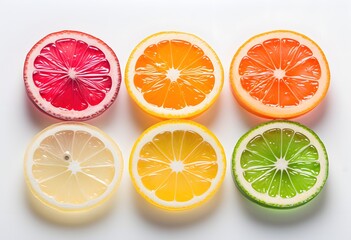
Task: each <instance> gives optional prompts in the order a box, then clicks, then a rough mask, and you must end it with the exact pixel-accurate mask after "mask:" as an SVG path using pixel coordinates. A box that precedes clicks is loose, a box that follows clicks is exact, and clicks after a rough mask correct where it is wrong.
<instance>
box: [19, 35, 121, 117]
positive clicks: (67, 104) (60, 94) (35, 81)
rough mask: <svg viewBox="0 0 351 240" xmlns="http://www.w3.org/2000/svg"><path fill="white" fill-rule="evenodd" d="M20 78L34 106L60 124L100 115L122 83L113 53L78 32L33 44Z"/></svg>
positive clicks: (110, 102) (99, 42)
mask: <svg viewBox="0 0 351 240" xmlns="http://www.w3.org/2000/svg"><path fill="white" fill-rule="evenodd" d="M23 76H24V83H25V86H26V90H27V93H28V96H29V98H30V99H31V100H32V101H33V102H34V104H35V105H36V106H37V107H38V108H39V109H41V110H42V111H44V112H45V113H47V114H49V115H51V116H53V117H56V118H59V119H63V120H87V119H90V118H93V117H96V116H98V115H100V114H101V113H102V112H104V111H105V110H106V109H108V108H109V107H110V105H111V104H112V103H113V102H114V100H115V99H116V97H117V94H118V91H119V87H120V83H121V72H120V68H119V62H118V59H117V57H116V55H115V53H114V52H113V51H112V49H111V48H110V47H109V46H107V45H106V43H104V42H103V41H101V40H100V39H97V38H95V37H93V36H91V35H88V34H86V33H82V32H77V31H61V32H55V33H51V34H49V35H47V36H46V37H44V38H43V39H41V40H40V41H39V42H38V43H36V44H35V45H34V46H33V48H32V49H31V50H30V51H29V53H28V54H27V57H26V60H25V63H24V73H23Z"/></svg>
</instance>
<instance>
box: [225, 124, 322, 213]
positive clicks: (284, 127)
mask: <svg viewBox="0 0 351 240" xmlns="http://www.w3.org/2000/svg"><path fill="white" fill-rule="evenodd" d="M232 161H233V165H232V167H233V169H232V170H233V177H234V180H235V182H236V185H237V186H238V188H239V190H240V191H241V192H242V193H243V194H244V195H245V196H246V197H247V198H249V199H250V200H252V201H254V202H257V203H259V204H261V205H263V206H267V207H274V208H292V207H297V206H300V205H302V204H305V203H306V202H308V201H310V200H312V199H313V198H314V197H315V196H317V194H318V193H319V192H320V191H321V190H322V188H323V186H324V184H325V182H326V180H327V177H328V156H327V152H326V149H325V147H324V144H323V143H322V141H321V140H320V139H319V137H318V136H317V135H316V134H315V133H314V132H313V131H312V130H311V129H309V128H307V127H305V126H303V125H301V124H298V123H295V122H290V121H271V122H267V123H264V124H261V125H259V126H257V127H256V128H254V129H252V130H250V131H249V132H247V133H246V134H245V135H243V136H242V137H241V138H240V139H239V141H238V142H237V144H236V146H235V148H234V152H233V160H232Z"/></svg>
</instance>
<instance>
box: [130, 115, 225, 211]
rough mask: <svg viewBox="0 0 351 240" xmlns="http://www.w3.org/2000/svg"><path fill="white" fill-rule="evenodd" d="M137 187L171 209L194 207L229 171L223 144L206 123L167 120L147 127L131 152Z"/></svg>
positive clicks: (149, 198) (157, 202) (147, 195)
mask: <svg viewBox="0 0 351 240" xmlns="http://www.w3.org/2000/svg"><path fill="white" fill-rule="evenodd" d="M129 167H130V169H129V170H130V174H131V177H132V181H133V183H134V185H135V187H136V189H137V191H138V192H139V193H140V194H141V195H142V196H143V197H144V198H145V199H146V200H147V201H149V202H151V203H152V204H154V205H156V206H158V207H161V208H165V209H168V210H183V209H189V208H193V207H195V206H197V205H199V204H200V203H202V202H204V201H205V200H207V199H208V198H209V197H210V196H211V195H212V194H214V192H215V191H216V190H217V189H218V188H219V186H220V184H221V182H222V180H223V177H224V173H225V167H226V166H225V155H224V151H223V148H222V146H221V145H220V143H219V142H218V140H217V139H216V138H215V136H214V135H213V134H212V133H210V132H209V130H207V129H206V128H205V127H203V126H201V125H199V124H197V123H194V122H190V121H185V120H171V121H165V122H162V123H159V124H156V125H155V126H152V127H151V128H149V129H147V130H146V131H145V132H144V133H143V134H142V135H141V136H140V137H139V139H138V140H137V141H136V143H135V145H134V147H133V150H132V153H131V156H130V165H129Z"/></svg>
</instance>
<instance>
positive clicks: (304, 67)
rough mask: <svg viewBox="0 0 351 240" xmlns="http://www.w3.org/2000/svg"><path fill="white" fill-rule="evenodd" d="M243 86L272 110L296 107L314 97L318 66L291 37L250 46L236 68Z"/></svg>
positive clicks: (319, 71) (319, 75) (310, 53)
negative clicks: (273, 108) (272, 107)
mask: <svg viewBox="0 0 351 240" xmlns="http://www.w3.org/2000/svg"><path fill="white" fill-rule="evenodd" d="M239 75H240V76H241V78H240V80H241V85H242V87H243V88H244V89H245V90H246V91H247V92H248V93H249V94H250V95H251V96H252V97H253V98H254V99H256V100H258V101H261V102H262V103H263V104H265V105H269V106H275V107H281V108H284V107H290V106H297V105H299V104H300V103H301V102H302V101H304V100H308V99H310V98H312V97H313V95H314V94H315V93H316V92H317V90H318V86H319V82H318V81H319V79H320V77H321V67H320V64H319V62H318V60H317V59H316V58H315V57H314V56H313V53H312V51H311V50H310V49H309V48H308V47H306V46H304V45H301V44H300V43H299V42H298V41H296V40H294V39H290V38H282V39H278V38H274V39H269V40H266V41H264V42H263V43H260V44H257V45H255V46H253V47H252V48H251V49H250V50H249V51H248V52H247V55H246V56H245V57H243V59H242V60H241V62H240V65H239Z"/></svg>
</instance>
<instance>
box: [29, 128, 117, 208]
mask: <svg viewBox="0 0 351 240" xmlns="http://www.w3.org/2000/svg"><path fill="white" fill-rule="evenodd" d="M122 169H123V160H122V154H121V152H120V150H119V148H118V146H117V145H116V143H115V142H114V141H113V140H112V139H111V138H110V137H109V136H107V135H106V134H105V133H104V132H102V131H101V130H99V129H97V128H95V127H93V126H90V125H88V124H83V123H74V122H71V123H59V124H55V125H52V126H50V127H48V128H46V129H44V130H43V131H42V132H40V133H39V134H37V135H36V136H35V137H34V139H33V140H32V142H31V143H30V144H29V146H28V148H27V152H26V154H25V160H24V172H25V179H26V182H27V184H28V186H29V188H30V190H31V192H32V193H33V195H34V196H35V197H36V198H37V199H39V200H40V201H41V202H43V203H44V204H45V205H47V206H49V207H51V208H54V209H57V210H60V211H67V212H71V211H83V210H88V209H91V208H93V207H95V206H97V205H100V204H101V203H103V202H104V201H105V200H107V199H108V198H109V197H110V196H111V195H112V193H114V191H115V189H116V187H117V185H118V183H119V181H120V179H121V175H122Z"/></svg>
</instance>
